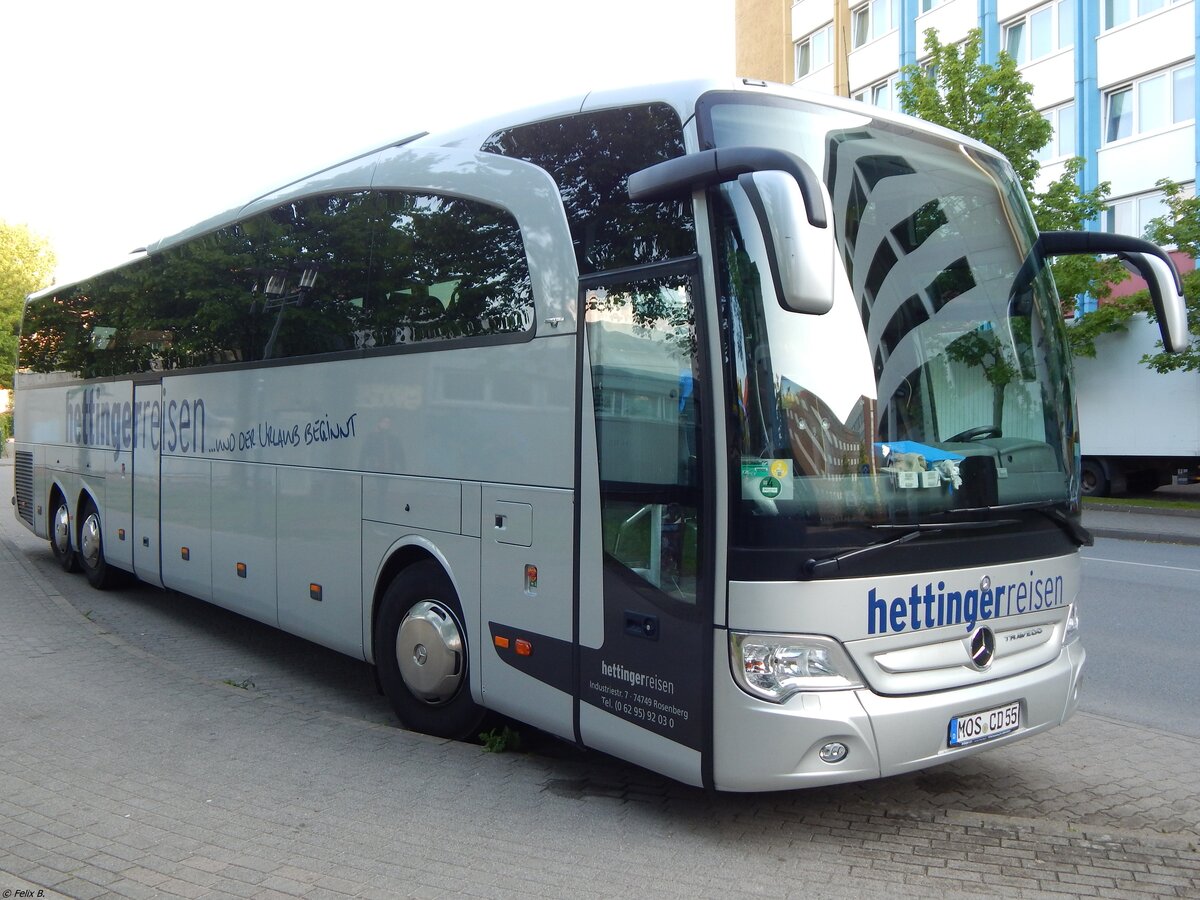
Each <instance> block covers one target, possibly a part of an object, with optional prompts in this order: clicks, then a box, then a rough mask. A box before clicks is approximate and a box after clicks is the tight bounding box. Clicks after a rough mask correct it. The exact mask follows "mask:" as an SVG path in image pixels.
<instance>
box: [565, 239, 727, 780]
mask: <svg viewBox="0 0 1200 900" xmlns="http://www.w3.org/2000/svg"><path fill="white" fill-rule="evenodd" d="M698 283H699V278H698V275H697V274H696V266H695V263H694V261H692V260H685V261H682V262H679V263H673V264H664V265H662V266H657V267H654V268H653V269H645V268H643V269H640V270H639V271H638V273H637V277H636V279H633V278H629V279H621V278H620V275H619V273H610V274H608V275H603V276H601V275H596V276H589V277H587V278H585V279H583V281H582V286H583V290H582V296H581V298H580V300H581V303H582V304H583V309H584V313H585V321H586V340H587V347H586V351H585V356H584V361H583V363H582V366H583V369H582V372H581V382H582V391H581V397H580V408H581V415H582V417H583V418H582V427H581V431H580V435H581V439H580V450H579V452H580V469H581V475H580V548H579V553H580V559H579V566H580V572H579V589H578V590H579V644H580V646H579V657H580V671H579V698H580V701H579V705H580V713H579V725H580V736H581V739H582V740H583V742H584V743H585V744H587V745H588V746H592V747H596V748H598V749H601V750H605V751H607V752H611V753H614V754H616V755H619V756H622V757H624V758H626V759H629V760H632V761H634V762H637V763H639V764H641V765H644V766H646V767H647V768H651V769H655V770H657V771H659V772H663V773H665V774H668V775H671V776H672V777H674V778H677V779H679V780H682V781H686V782H690V783H692V784H701V783H703V781H704V775H703V771H704V767H703V758H704V756H705V753H704V750H705V746H706V744H707V742H708V740H709V738H710V726H709V721H710V712H709V707H710V706H711V693H712V689H711V684H712V672H711V668H712V655H711V651H710V644H711V634H712V618H713V617H712V596H713V594H712V585H711V577H710V575H709V571H710V568H711V560H710V558H709V557H710V556H711V551H710V549H709V542H708V540H707V529H708V522H707V520H708V519H709V518H710V513H708V512H707V511H706V509H705V506H704V503H703V500H702V491H701V475H702V472H703V471H704V470H706V469H707V467H708V466H709V465H710V463H709V461H708V459H707V457H708V452H707V446H706V442H707V441H708V439H709V438H708V436H707V433H706V430H705V429H704V428H703V427H702V421H701V416H700V410H701V402H700V401H701V399H702V398H701V396H700V395H701V394H703V393H704V390H703V384H704V382H703V381H702V379H701V378H700V377H699V376H700V373H701V372H702V371H703V367H702V366H701V364H700V347H701V342H700V341H699V339H698V337H697V332H696V327H695V322H696V315H695V309H694V307H693V300H692V298H693V296H694V293H695V290H696V286H697V285H698Z"/></svg>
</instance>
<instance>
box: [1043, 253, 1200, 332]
mask: <svg viewBox="0 0 1200 900" xmlns="http://www.w3.org/2000/svg"><path fill="white" fill-rule="evenodd" d="M1038 243H1039V244H1040V246H1041V250H1042V252H1043V253H1044V254H1045V255H1046V256H1071V255H1074V254H1090V255H1095V254H1098V253H1113V254H1116V256H1117V257H1119V258H1120V259H1121V261H1122V262H1123V263H1125V265H1126V266H1127V267H1129V268H1131V269H1132V270H1133V271H1135V272H1136V273H1137V274H1138V275H1140V276H1142V278H1144V279H1145V281H1146V286H1147V288H1149V290H1150V300H1151V302H1152V303H1153V304H1154V313H1155V316H1156V318H1157V319H1158V330H1159V334H1160V335H1161V336H1162V342H1163V348H1164V349H1165V350H1167V351H1168V352H1170V353H1181V352H1183V351H1184V350H1186V349H1187V348H1188V345H1189V343H1190V342H1191V336H1190V335H1189V334H1188V329H1187V305H1186V304H1185V302H1184V299H1183V284H1182V282H1180V280H1179V273H1178V272H1177V271H1176V269H1175V264H1174V263H1173V262H1171V257H1169V256H1167V254H1166V252H1165V251H1164V250H1163V249H1162V248H1161V247H1159V246H1158V245H1157V244H1153V243H1151V242H1150V241H1147V240H1143V239H1142V238H1136V237H1132V236H1130V235H1127V234H1109V233H1107V232H1103V231H1043V232H1042V233H1041V235H1040V236H1039V237H1038Z"/></svg>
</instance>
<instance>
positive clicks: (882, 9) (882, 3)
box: [850, 0, 900, 48]
mask: <svg viewBox="0 0 1200 900" xmlns="http://www.w3.org/2000/svg"><path fill="white" fill-rule="evenodd" d="M899 5H900V0H871V2H870V3H868V4H866V5H865V6H860V7H858V8H857V9H855V10H853V11H852V12H851V13H850V32H851V45H852V46H853V47H856V48H857V47H861V46H862V45H863V44H867V43H870V42H871V41H873V40H875V39H876V38H880V37H883V36H884V35H885V34H887V33H888V32H890V31H895V30H896V26H897V24H898V23H899V21H900V10H899Z"/></svg>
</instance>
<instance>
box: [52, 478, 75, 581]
mask: <svg viewBox="0 0 1200 900" xmlns="http://www.w3.org/2000/svg"><path fill="white" fill-rule="evenodd" d="M50 508H51V509H53V510H54V516H53V518H52V519H51V520H50V549H51V551H53V553H54V558H55V559H57V560H58V564H59V565H60V566H62V570H63V571H64V572H78V571H79V555H78V554H77V553H76V552H75V540H74V538H73V537H72V531H73V528H72V525H73V523H74V519H72V518H71V507H69V506H68V505H67V501H66V500H65V499H64V498H63V495H62V494H60V493H59V492H58V491H57V490H56V491H55V492H54V497H53V498H52V499H51V501H50Z"/></svg>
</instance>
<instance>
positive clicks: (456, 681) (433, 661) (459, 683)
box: [375, 560, 484, 740]
mask: <svg viewBox="0 0 1200 900" xmlns="http://www.w3.org/2000/svg"><path fill="white" fill-rule="evenodd" d="M375 665H376V667H377V669H378V672H379V682H380V684H381V685H382V686H383V691H384V693H385V694H386V695H387V697H388V700H390V701H391V704H392V708H393V709H394V710H395V711H396V715H397V716H398V717H399V719H400V721H401V722H402V723H403V724H404V726H405V727H406V728H409V729H411V730H413V731H420V732H422V733H424V734H432V735H436V736H437V737H444V738H454V739H456V740H460V739H462V738H466V737H470V736H472V735H473V734H474V733H475V731H476V729H477V728H478V727H479V725H480V723H481V722H482V721H483V716H484V709H483V708H482V707H481V706H479V705H478V704H477V703H475V701H474V700H473V699H472V697H471V686H470V678H469V676H468V663H467V634H466V629H465V628H464V627H463V615H462V607H461V606H460V605H459V602H458V596H457V594H456V592H455V590H454V585H453V584H451V582H450V579H449V577H448V576H447V575H446V573H445V572H444V571H443V570H442V567H441V566H440V565H438V564H437V563H436V562H434V561H433V560H426V561H424V562H419V563H416V564H414V565H412V566H409V567H408V568H407V569H405V570H404V571H403V572H401V573H400V574H399V575H397V576H396V578H395V580H394V581H392V583H391V584H390V585H389V586H388V589H387V592H386V593H385V594H384V595H383V601H382V605H381V607H380V610H379V618H378V621H377V624H376V628H375Z"/></svg>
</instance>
